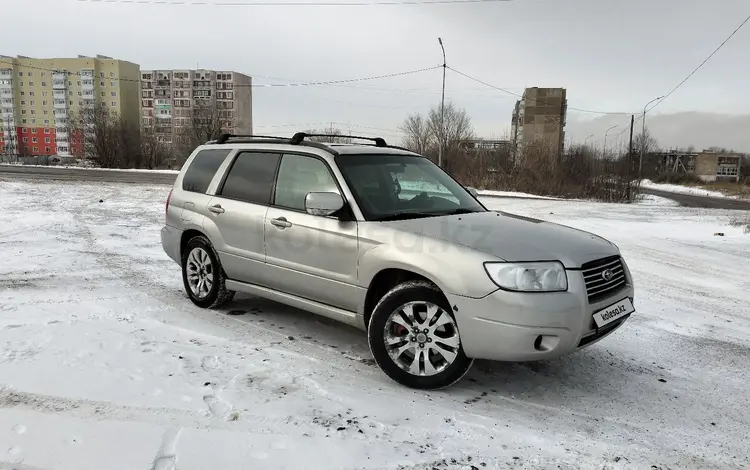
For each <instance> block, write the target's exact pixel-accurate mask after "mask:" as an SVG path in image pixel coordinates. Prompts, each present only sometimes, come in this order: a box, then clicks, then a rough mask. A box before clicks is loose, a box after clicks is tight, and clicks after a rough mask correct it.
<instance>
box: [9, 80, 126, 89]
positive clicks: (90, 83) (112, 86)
mask: <svg viewBox="0 0 750 470" xmlns="http://www.w3.org/2000/svg"><path fill="white" fill-rule="evenodd" d="M26 83H27V84H28V86H29V87H33V86H36V84H35V82H26ZM41 84H42V86H43V87H46V86H47V85H48V82H41ZM61 84H62V85H65V82H61ZM76 84H77V85H78V86H81V85H93V84H94V82H93V81H85V80H84V81H83V82H81V81H78V82H77V83H76ZM99 85H100V86H103V87H104V86H107V83H106V82H104V81H101V82H99ZM18 86H19V87H24V82H18ZM68 86H73V82H72V81H69V82H68ZM109 86H110V88H116V87H117V82H116V81H111V82H109Z"/></svg>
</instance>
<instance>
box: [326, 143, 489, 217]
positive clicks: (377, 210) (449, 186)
mask: <svg viewBox="0 0 750 470" xmlns="http://www.w3.org/2000/svg"><path fill="white" fill-rule="evenodd" d="M336 162H337V164H338V166H339V169H340V170H341V172H342V174H343V175H344V179H345V180H346V182H347V184H348V185H349V188H350V189H351V191H352V193H354V197H355V198H356V200H357V203H358V204H359V207H360V209H361V210H362V212H363V214H364V216H365V218H366V219H367V220H393V219H406V218H415V217H431V216H438V215H448V214H462V213H467V212H484V211H486V209H485V208H484V207H483V206H482V205H481V204H480V203H479V202H478V201H477V200H476V199H474V197H473V196H472V195H471V194H470V193H469V192H468V191H467V190H466V189H465V188H464V187H463V186H461V185H460V184H459V183H458V182H456V180H454V179H453V178H451V177H450V176H449V175H448V174H447V173H446V172H445V171H443V170H442V169H441V168H440V167H438V166H437V165H435V164H434V163H432V162H431V161H430V160H428V159H427V158H424V157H419V156H408V155H406V156H405V155H377V154H374V155H370V154H367V155H339V156H338V157H336Z"/></svg>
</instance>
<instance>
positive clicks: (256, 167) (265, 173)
mask: <svg viewBox="0 0 750 470" xmlns="http://www.w3.org/2000/svg"><path fill="white" fill-rule="evenodd" d="M279 158H281V155H280V154H276V153H258V152H242V153H240V154H238V155H237V158H235V160H234V163H233V164H232V167H231V168H230V169H229V174H228V175H227V178H226V181H224V186H223V187H222V188H221V192H220V193H219V194H220V195H221V196H222V197H225V198H228V199H235V200H237V201H244V202H251V203H253V204H264V205H268V204H270V203H271V192H272V191H273V183H274V177H275V176H276V167H277V166H278V165H279Z"/></svg>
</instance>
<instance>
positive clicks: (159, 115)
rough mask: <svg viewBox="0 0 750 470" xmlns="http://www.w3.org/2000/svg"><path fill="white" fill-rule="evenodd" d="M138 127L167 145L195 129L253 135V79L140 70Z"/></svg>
mask: <svg viewBox="0 0 750 470" xmlns="http://www.w3.org/2000/svg"><path fill="white" fill-rule="evenodd" d="M141 125H142V127H145V128H151V129H153V132H154V133H155V134H156V136H157V138H158V139H159V140H160V141H162V142H166V143H171V142H173V141H174V139H176V138H177V137H178V136H179V135H180V134H181V133H183V132H188V131H187V128H190V127H195V126H204V127H207V128H209V129H210V128H216V127H217V126H218V127H219V128H220V129H221V130H225V131H227V132H232V133H236V134H252V131H253V93H252V78H251V77H249V76H247V75H244V74H241V73H238V72H228V71H217V70H142V71H141Z"/></svg>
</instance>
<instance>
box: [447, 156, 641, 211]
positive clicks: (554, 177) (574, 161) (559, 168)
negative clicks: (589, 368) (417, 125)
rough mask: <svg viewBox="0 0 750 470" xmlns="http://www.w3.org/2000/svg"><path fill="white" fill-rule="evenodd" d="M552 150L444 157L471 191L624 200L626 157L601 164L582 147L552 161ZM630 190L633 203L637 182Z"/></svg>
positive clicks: (626, 195) (453, 172)
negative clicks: (520, 155) (519, 154)
mask: <svg viewBox="0 0 750 470" xmlns="http://www.w3.org/2000/svg"><path fill="white" fill-rule="evenodd" d="M553 150H554V149H551V148H545V146H543V145H536V146H529V147H527V148H525V149H524V152H523V159H519V161H514V160H513V158H512V157H511V156H510V155H509V154H507V153H506V154H504V155H503V154H499V153H498V152H496V151H494V152H493V151H479V152H477V151H464V152H463V153H460V154H454V155H451V156H450V165H449V167H448V170H449V171H450V172H451V174H452V175H453V176H454V177H456V179H458V180H459V181H460V182H461V183H462V184H464V185H466V186H473V187H476V188H477V189H492V190H504V191H518V192H524V193H532V194H539V195H543V196H556V197H564V198H591V199H598V200H601V201H608V202H627V201H628V195H629V191H628V184H627V159H626V158H617V159H607V160H605V159H602V158H598V156H597V155H596V153H595V152H594V151H593V149H591V148H589V147H583V146H578V147H573V148H571V149H569V151H568V152H566V153H565V154H563V155H562V156H561V157H559V158H558V157H555V156H554V155H555V153H557V152H554V151H553ZM633 174H634V173H633ZM631 192H632V194H630V196H631V197H632V199H633V200H635V199H636V196H637V192H638V185H637V184H635V183H633V184H631Z"/></svg>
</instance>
